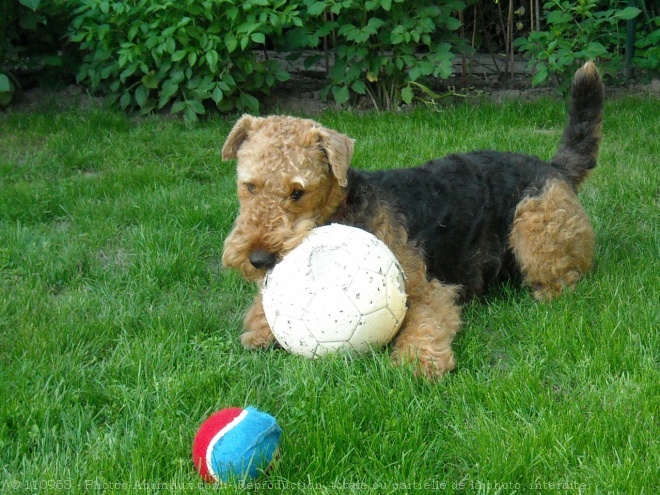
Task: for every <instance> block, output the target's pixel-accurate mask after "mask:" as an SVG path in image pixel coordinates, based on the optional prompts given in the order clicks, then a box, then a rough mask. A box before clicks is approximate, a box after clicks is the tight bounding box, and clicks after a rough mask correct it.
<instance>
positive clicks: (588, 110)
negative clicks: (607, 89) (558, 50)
mask: <svg viewBox="0 0 660 495" xmlns="http://www.w3.org/2000/svg"><path fill="white" fill-rule="evenodd" d="M603 94H604V88H603V82H602V80H601V78H600V74H599V73H598V69H597V68H596V66H595V65H594V63H593V62H587V63H586V64H584V65H583V66H582V67H581V68H580V69H578V71H577V72H576V73H575V77H574V78H573V85H572V87H571V102H570V107H569V110H568V125H567V126H566V129H565V130H564V136H563V137H562V140H561V143H560V144H559V149H558V150H557V153H556V154H555V156H554V157H553V158H552V160H551V162H552V164H553V165H554V166H555V167H556V168H558V169H559V170H561V171H562V173H563V174H564V175H565V176H566V178H567V179H569V180H570V181H571V183H572V184H573V187H577V186H578V185H579V184H580V183H581V182H582V181H583V180H584V179H585V178H586V176H587V175H588V174H589V172H590V171H591V170H592V169H593V168H594V167H596V157H597V156H598V149H599V147H600V139H601V132H602V122H603Z"/></svg>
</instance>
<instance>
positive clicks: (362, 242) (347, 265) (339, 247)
mask: <svg viewBox="0 0 660 495" xmlns="http://www.w3.org/2000/svg"><path fill="white" fill-rule="evenodd" d="M263 307H264V311H265V313H266V319H267V320H268V324H269V325H270V327H271V330H272V331H273V334H274V335H275V338H276V339H277V341H278V342H279V343H280V345H281V346H282V347H284V348H285V349H286V350H288V351H289V352H292V353H294V354H300V355H302V356H306V357H309V358H314V357H317V356H319V355H321V354H326V353H328V352H334V351H338V350H349V351H350V350H354V351H359V352H361V351H365V350H367V349H369V348H370V347H382V346H384V345H385V344H387V343H388V342H389V341H390V340H392V338H393V337H394V335H396V333H397V331H398V330H399V327H400V326H401V323H402V322H403V318H404V316H405V313H406V293H405V286H404V276H403V271H402V269H401V267H400V266H399V263H398V261H397V260H396V258H395V257H394V255H393V254H392V252H391V251H390V249H389V248H388V247H387V246H386V245H385V244H384V243H383V242H382V241H380V240H379V239H377V238H376V237H375V236H374V235H372V234H370V233H368V232H366V231H364V230H361V229H357V228H354V227H348V226H346V225H339V224H331V225H327V226H324V227H319V228H316V229H314V230H313V231H312V232H311V233H310V234H309V236H308V237H307V238H306V239H305V240H304V241H303V242H302V243H301V244H300V245H299V246H297V247H296V248H295V249H293V250H292V251H290V252H289V253H288V254H287V255H286V256H285V257H284V258H283V259H282V261H281V262H280V263H278V264H277V265H275V268H273V270H272V271H271V272H269V273H268V274H267V276H266V278H265V280H264V285H263Z"/></svg>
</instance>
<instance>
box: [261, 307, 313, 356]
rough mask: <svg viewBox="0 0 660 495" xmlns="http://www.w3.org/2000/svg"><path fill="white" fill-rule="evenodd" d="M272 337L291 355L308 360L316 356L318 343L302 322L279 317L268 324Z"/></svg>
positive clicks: (282, 316)
mask: <svg viewBox="0 0 660 495" xmlns="http://www.w3.org/2000/svg"><path fill="white" fill-rule="evenodd" d="M270 325H271V329H272V330H273V335H275V336H276V337H277V341H278V342H279V343H280V345H281V346H282V347H284V348H285V349H286V350H287V351H289V352H291V353H293V354H299V355H301V356H305V357H308V358H313V357H315V356H316V348H317V347H318V341H317V340H316V337H314V336H313V335H312V334H311V333H310V332H309V330H307V325H305V324H304V323H303V322H302V320H298V319H296V318H291V317H288V316H284V315H279V316H277V318H276V319H275V321H274V322H273V323H272V324H270Z"/></svg>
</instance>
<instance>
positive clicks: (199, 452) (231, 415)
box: [192, 407, 243, 483]
mask: <svg viewBox="0 0 660 495" xmlns="http://www.w3.org/2000/svg"><path fill="white" fill-rule="evenodd" d="M242 412H243V409H241V408H240V407H228V408H226V409H222V410H220V411H218V412H217V413H215V414H213V415H211V416H209V418H208V419H207V420H206V421H204V422H203V423H202V425H201V426H200V427H199V430H198V431H197V435H195V440H194V441H193V449H192V454H193V462H194V463H195V468H197V472H199V474H200V476H201V477H202V478H203V479H204V481H207V482H209V483H212V482H213V481H215V480H214V479H213V476H211V473H209V470H208V467H207V465H206V451H207V449H208V447H209V444H210V443H211V440H212V439H213V437H214V436H215V435H216V434H217V433H218V432H219V431H220V430H222V429H223V428H224V427H225V426H227V425H228V424H229V423H231V422H232V421H233V420H234V419H235V418H236V417H237V416H238V415H239V414H241V413H242Z"/></svg>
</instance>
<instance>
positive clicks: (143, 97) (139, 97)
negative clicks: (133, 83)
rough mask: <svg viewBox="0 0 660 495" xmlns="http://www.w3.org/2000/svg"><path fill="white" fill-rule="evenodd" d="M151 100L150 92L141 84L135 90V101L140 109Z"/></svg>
mask: <svg viewBox="0 0 660 495" xmlns="http://www.w3.org/2000/svg"><path fill="white" fill-rule="evenodd" d="M148 99H149V90H148V89H147V87H146V86H145V85H144V84H140V85H139V86H138V88H137V89H136V90H135V101H136V102H137V104H138V106H139V107H143V106H144V105H145V103H146V102H147V100H148Z"/></svg>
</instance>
